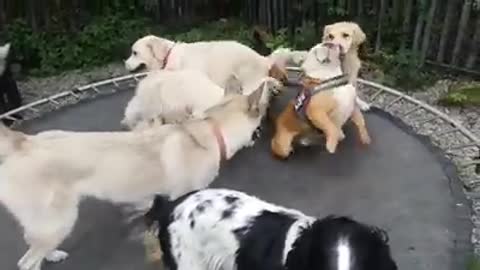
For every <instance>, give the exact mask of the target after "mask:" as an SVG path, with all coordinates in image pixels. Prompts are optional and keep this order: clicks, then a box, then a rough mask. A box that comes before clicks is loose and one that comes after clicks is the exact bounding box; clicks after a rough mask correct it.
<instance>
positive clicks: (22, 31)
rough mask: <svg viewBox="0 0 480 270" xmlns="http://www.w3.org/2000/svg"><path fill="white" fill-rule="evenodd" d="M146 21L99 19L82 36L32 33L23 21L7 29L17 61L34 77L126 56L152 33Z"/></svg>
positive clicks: (82, 31)
mask: <svg viewBox="0 0 480 270" xmlns="http://www.w3.org/2000/svg"><path fill="white" fill-rule="evenodd" d="M149 26H150V23H149V21H148V20H146V19H141V18H140V19H133V20H132V19H126V18H125V17H124V16H122V15H121V14H120V15H108V16H105V17H97V18H94V19H93V20H92V22H91V23H90V24H88V25H86V26H85V27H83V28H82V29H81V30H80V32H79V33H68V32H64V31H60V32H39V33H35V32H33V31H32V30H31V29H30V28H29V27H28V26H27V24H26V23H25V21H23V20H21V19H20V20H16V21H15V22H14V23H13V24H10V25H9V26H8V28H7V38H8V40H9V41H10V42H12V43H13V44H14V47H13V48H14V50H15V55H16V58H17V59H18V60H19V61H20V62H21V63H22V65H23V66H24V67H25V68H26V69H29V70H31V73H32V74H33V75H50V74H54V73H58V72H61V71H64V70H69V69H76V68H88V67H92V66H96V65H101V64H105V63H109V62H112V61H114V60H118V59H121V58H123V57H125V56H126V52H128V48H129V47H130V46H131V42H132V41H133V40H135V39H136V38H138V37H140V36H141V35H143V34H146V33H148V32H149V31H150V28H149Z"/></svg>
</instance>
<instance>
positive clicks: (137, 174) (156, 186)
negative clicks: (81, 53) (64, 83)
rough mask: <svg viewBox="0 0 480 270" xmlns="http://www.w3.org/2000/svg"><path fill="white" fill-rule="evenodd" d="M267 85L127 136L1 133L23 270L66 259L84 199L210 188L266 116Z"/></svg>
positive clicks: (144, 201) (0, 189)
mask: <svg viewBox="0 0 480 270" xmlns="http://www.w3.org/2000/svg"><path fill="white" fill-rule="evenodd" d="M272 83H273V84H276V83H277V82H276V81H274V80H273V79H267V80H266V81H265V82H264V83H262V85H261V86H260V87H259V88H258V89H257V90H255V91H254V92H252V93H251V94H250V95H248V96H246V95H233V96H229V97H226V98H225V100H224V101H223V102H222V103H221V104H219V105H218V106H216V107H213V108H211V109H210V110H208V111H207V112H206V117H207V118H205V119H203V120H194V121H188V122H185V123H183V124H181V125H180V124H176V125H173V124H172V125H161V126H156V127H152V128H150V129H145V130H141V131H140V130H138V131H131V132H71V131H46V132H41V133H38V134H36V135H27V134H24V133H21V132H18V131H12V130H10V129H7V128H6V127H4V126H2V127H1V128H0V158H1V161H2V164H1V165H0V177H1V179H0V202H2V203H3V204H4V205H5V206H6V208H7V209H8V210H9V211H10V212H11V213H12V214H13V215H14V216H15V217H16V219H17V220H18V222H19V223H20V224H21V225H22V227H23V229H24V236H25V241H26V242H27V243H28V245H29V249H28V251H27V252H26V253H25V255H24V256H23V257H22V258H21V259H20V260H19V262H18V266H19V268H20V269H22V270H39V269H41V264H42V262H43V260H44V259H46V260H47V261H53V262H56V261H60V260H63V259H65V258H66V257H67V256H68V254H67V253H66V252H64V251H60V250H57V249H56V248H57V247H58V246H59V245H60V244H61V243H62V241H63V240H64V239H65V238H66V237H67V236H68V235H69V234H70V233H71V231H72V228H73V225H74V224H75V221H76V219H77V216H78V205H79V202H80V200H81V199H82V198H83V197H85V196H90V197H95V198H98V199H101V200H108V201H111V202H113V203H128V204H133V205H134V206H136V205H138V206H140V205H142V206H145V205H148V206H149V202H151V200H152V199H153V196H154V195H155V194H165V195H168V196H169V197H171V198H176V197H178V196H180V195H182V194H185V193H186V192H189V191H192V190H195V189H201V188H204V187H206V186H208V185H209V184H210V183H211V182H212V181H213V180H214V179H215V177H216V176H217V174H218V171H219V167H220V161H221V160H222V159H227V160H228V159H230V158H231V157H232V156H233V155H234V154H235V153H236V152H237V151H239V150H240V149H242V148H244V147H246V146H249V145H251V141H252V135H253V134H254V132H255V130H256V129H257V128H258V126H259V125H260V122H261V119H262V117H263V116H264V114H265V110H266V104H264V103H263V102H262V100H263V98H262V97H263V96H264V95H268V91H265V90H264V89H266V88H268V87H271V85H272Z"/></svg>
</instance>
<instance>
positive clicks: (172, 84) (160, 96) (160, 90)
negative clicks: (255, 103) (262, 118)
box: [121, 69, 281, 129]
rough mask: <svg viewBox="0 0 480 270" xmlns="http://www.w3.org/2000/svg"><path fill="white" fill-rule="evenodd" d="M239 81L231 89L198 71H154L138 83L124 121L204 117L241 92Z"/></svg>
mask: <svg viewBox="0 0 480 270" xmlns="http://www.w3.org/2000/svg"><path fill="white" fill-rule="evenodd" d="M264 80H265V79H263V80H260V81H258V82H257V84H256V85H255V88H254V89H251V90H250V91H246V92H248V93H251V92H252V91H253V90H255V89H258V87H259V85H260V84H261V83H262V82H263V81H264ZM236 83H238V82H237V81H236V79H235V78H232V80H231V83H228V86H227V87H228V89H223V88H221V87H220V86H218V85H216V84H215V83H213V82H212V81H211V80H210V79H209V78H208V77H207V76H206V75H205V74H203V73H202V72H200V71H198V70H192V69H184V70H175V71H171V70H155V71H152V72H151V73H150V74H149V75H148V76H147V77H145V78H144V79H143V80H141V81H140V83H139V84H138V86H137V89H136V93H135V96H134V97H133V98H132V99H131V100H130V102H129V103H128V105H127V108H126V109H125V117H124V119H123V120H122V122H121V123H122V125H124V126H126V127H128V128H130V129H135V128H136V127H137V126H138V125H139V124H142V125H140V126H145V125H144V124H147V126H148V125H149V123H151V122H152V121H155V122H157V123H158V122H160V123H162V124H173V123H180V122H183V121H186V120H188V119H200V118H203V117H204V113H205V111H206V110H207V109H209V108H211V107H213V106H214V105H216V104H218V103H219V102H220V101H221V100H222V99H223V98H224V96H225V95H226V94H232V93H241V91H239V90H238V89H235V88H236V87H237V88H238V86H236V85H235V84H236ZM280 87H281V85H280V83H279V84H278V85H276V86H274V85H272V87H271V88H269V90H268V91H271V92H272V94H274V93H276V91H277V90H278V89H280ZM271 96H272V95H264V98H265V100H262V102H265V103H267V102H268V101H269V100H268V98H269V97H271Z"/></svg>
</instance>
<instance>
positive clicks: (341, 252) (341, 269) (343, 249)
mask: <svg viewBox="0 0 480 270" xmlns="http://www.w3.org/2000/svg"><path fill="white" fill-rule="evenodd" d="M336 249H337V250H336V252H337V269H338V270H351V265H352V255H351V254H352V252H351V249H350V246H349V244H348V241H346V240H344V239H341V240H340V241H339V243H338V245H337V248H336Z"/></svg>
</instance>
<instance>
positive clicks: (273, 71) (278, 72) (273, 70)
mask: <svg viewBox="0 0 480 270" xmlns="http://www.w3.org/2000/svg"><path fill="white" fill-rule="evenodd" d="M268 76H270V77H272V78H275V79H277V80H278V81H280V82H282V83H286V82H287V80H288V77H287V72H286V70H285V69H284V68H283V67H280V66H278V65H277V64H275V63H274V64H273V65H272V66H271V67H270V70H269V71H268Z"/></svg>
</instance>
